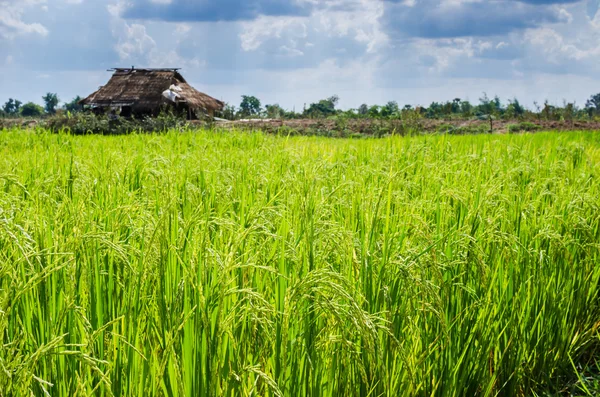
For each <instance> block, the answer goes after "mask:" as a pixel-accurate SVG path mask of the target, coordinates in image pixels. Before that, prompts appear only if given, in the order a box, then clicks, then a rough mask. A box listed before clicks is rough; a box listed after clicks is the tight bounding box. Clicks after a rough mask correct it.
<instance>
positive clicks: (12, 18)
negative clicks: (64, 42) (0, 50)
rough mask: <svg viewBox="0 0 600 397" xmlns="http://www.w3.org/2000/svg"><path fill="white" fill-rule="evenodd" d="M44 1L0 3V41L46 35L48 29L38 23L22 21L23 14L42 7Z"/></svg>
mask: <svg viewBox="0 0 600 397" xmlns="http://www.w3.org/2000/svg"><path fill="white" fill-rule="evenodd" d="M45 3H46V0H21V1H18V2H13V1H0V39H5V40H13V39H14V38H15V37H17V36H21V35H27V34H38V35H41V36H47V35H48V29H46V27H44V26H43V25H42V24H40V23H35V22H34V23H27V22H24V21H23V16H24V14H25V12H26V11H27V10H28V9H30V8H31V7H40V6H44V4H45Z"/></svg>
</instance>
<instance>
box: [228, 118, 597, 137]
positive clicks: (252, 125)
mask: <svg viewBox="0 0 600 397" xmlns="http://www.w3.org/2000/svg"><path fill="white" fill-rule="evenodd" d="M518 123H519V121H517V120H494V122H493V132H494V133H507V132H508V127H509V125H511V124H518ZM533 124H535V125H537V126H539V129H540V130H542V131H575V130H599V131H600V122H592V121H573V122H567V121H544V120H539V121H535V122H533ZM217 125H218V126H220V127H224V128H241V129H252V130H263V131H266V132H278V131H282V130H283V131H284V132H285V130H290V131H296V132H297V133H298V134H300V135H302V134H303V133H304V132H307V133H309V134H310V133H311V132H313V133H314V132H315V131H339V130H345V131H346V132H349V133H354V134H367V135H373V134H376V133H377V132H379V131H381V130H384V131H387V133H389V132H391V131H392V130H395V132H396V133H399V134H401V133H402V131H406V130H407V129H413V130H417V131H423V132H436V131H444V130H446V129H450V127H452V128H453V129H455V130H456V131H458V132H457V133H461V132H460V131H463V133H464V131H485V132H488V131H489V129H490V122H489V121H481V120H429V119H422V120H418V121H415V122H412V123H403V122H402V121H400V120H369V119H358V120H347V121H344V122H340V121H337V120H319V119H299V120H267V121H262V120H256V121H254V120H253V121H232V122H219V123H217ZM467 133H468V132H467Z"/></svg>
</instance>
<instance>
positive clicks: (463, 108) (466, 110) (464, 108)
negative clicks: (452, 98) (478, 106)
mask: <svg viewBox="0 0 600 397" xmlns="http://www.w3.org/2000/svg"><path fill="white" fill-rule="evenodd" d="M460 113H462V115H463V117H471V116H473V105H471V102H469V101H462V102H461V103H460Z"/></svg>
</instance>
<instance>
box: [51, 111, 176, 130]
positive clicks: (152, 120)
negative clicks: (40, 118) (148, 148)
mask: <svg viewBox="0 0 600 397" xmlns="http://www.w3.org/2000/svg"><path fill="white" fill-rule="evenodd" d="M186 124H187V122H186V120H185V119H184V118H183V117H182V116H179V115H176V114H174V113H172V112H163V113H161V114H160V115H159V116H157V117H149V116H147V117H144V118H143V119H130V118H125V117H120V118H117V119H114V120H111V119H109V118H108V117H107V116H105V115H99V116H97V115H94V114H93V113H76V114H71V113H67V114H66V115H57V116H54V117H51V118H49V119H48V120H47V121H46V126H47V127H48V128H49V129H50V130H51V131H53V132H59V131H67V132H69V133H71V134H73V135H87V134H99V135H124V134H130V133H132V132H164V131H167V130H170V129H176V130H181V129H183V128H184V127H185V126H186Z"/></svg>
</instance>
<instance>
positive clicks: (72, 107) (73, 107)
mask: <svg viewBox="0 0 600 397" xmlns="http://www.w3.org/2000/svg"><path fill="white" fill-rule="evenodd" d="M81 99H82V98H81V97H80V96H79V95H77V96H76V97H75V98H73V100H71V102H68V103H65V110H66V111H68V112H71V113H76V112H80V111H82V110H83V106H82V105H80V104H79V102H80V101H81Z"/></svg>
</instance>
